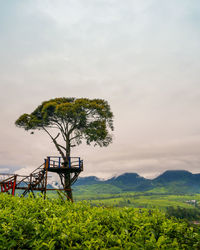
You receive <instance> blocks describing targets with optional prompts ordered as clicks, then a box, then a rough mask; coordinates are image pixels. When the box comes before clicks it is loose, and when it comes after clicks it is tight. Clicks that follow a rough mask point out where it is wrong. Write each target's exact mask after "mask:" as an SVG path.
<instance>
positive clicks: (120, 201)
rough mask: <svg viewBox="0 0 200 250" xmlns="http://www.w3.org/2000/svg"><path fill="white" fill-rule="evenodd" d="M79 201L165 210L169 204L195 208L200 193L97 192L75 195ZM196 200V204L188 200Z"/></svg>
mask: <svg viewBox="0 0 200 250" xmlns="http://www.w3.org/2000/svg"><path fill="white" fill-rule="evenodd" d="M75 199H76V200H77V201H80V200H88V201H89V202H90V203H91V204H93V205H100V204H101V205H104V206H115V207H124V206H127V207H134V208H158V209H162V210H165V209H166V208H167V207H169V206H173V207H178V206H179V207H184V208H193V207H194V206H195V205H198V203H199V204H200V194H191V195H181V194H180V195H175V194H165V193H164V194H162V193H149V192H144V193H142V192H128V193H120V194H102V195H100V194H96V195H94V194H93V195H75ZM191 200H196V203H195V204H192V203H189V202H188V201H191Z"/></svg>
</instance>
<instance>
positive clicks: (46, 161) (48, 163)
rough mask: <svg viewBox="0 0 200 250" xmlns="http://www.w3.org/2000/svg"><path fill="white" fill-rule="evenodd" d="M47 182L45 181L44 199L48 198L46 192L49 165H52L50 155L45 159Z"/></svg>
mask: <svg viewBox="0 0 200 250" xmlns="http://www.w3.org/2000/svg"><path fill="white" fill-rule="evenodd" d="M44 164H45V167H44V169H45V183H44V199H46V193H47V172H48V167H49V165H50V159H49V157H47V159H45V163H44Z"/></svg>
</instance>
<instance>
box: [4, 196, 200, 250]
mask: <svg viewBox="0 0 200 250" xmlns="http://www.w3.org/2000/svg"><path fill="white" fill-rule="evenodd" d="M109 248H111V249H160V248H161V249H199V248H200V233H199V229H198V228H196V227H192V226H189V225H188V224H187V223H186V222H184V221H180V220H178V219H175V218H172V219H170V218H167V217H166V216H165V214H164V213H162V212H159V211H158V210H148V209H132V208H120V209H118V208H103V207H91V206H90V205H89V204H88V203H86V202H82V203H76V204H71V203H69V202H64V201H62V200H60V199H51V200H43V199H42V198H39V197H38V198H36V199H33V198H31V197H29V198H18V197H11V196H9V195H4V194H3V195H0V249H109Z"/></svg>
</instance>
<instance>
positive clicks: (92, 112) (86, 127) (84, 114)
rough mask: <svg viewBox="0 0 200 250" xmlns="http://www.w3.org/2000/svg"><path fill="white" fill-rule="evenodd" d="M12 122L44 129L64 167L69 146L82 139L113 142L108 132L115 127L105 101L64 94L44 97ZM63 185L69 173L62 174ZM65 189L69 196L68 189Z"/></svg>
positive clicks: (66, 183)
mask: <svg viewBox="0 0 200 250" xmlns="http://www.w3.org/2000/svg"><path fill="white" fill-rule="evenodd" d="M15 124H16V125H17V126H18V127H22V128H24V129H25V130H36V129H38V130H43V131H45V132H46V133H47V134H48V135H49V136H50V138H51V139H52V141H53V143H54V145H55V147H56V148H57V150H58V152H59V153H60V155H61V157H62V159H63V162H64V167H66V168H67V167H69V161H68V160H69V157H70V155H71V148H72V147H75V146H77V145H79V144H81V143H82V141H83V140H85V141H86V143H87V144H88V145H91V144H94V146H96V145H99V146H100V147H103V146H108V145H109V144H110V143H111V142H112V135H111V134H110V132H111V131H113V129H114V128H113V113H112V112H111V109H110V106H109V104H108V102H107V101H105V100H102V99H93V100H90V99H87V98H65V97H63V98H55V99H51V100H48V101H44V102H43V103H42V104H41V105H39V106H38V107H37V108H36V109H35V110H34V111H33V112H32V113H31V114H23V115H21V116H20V117H19V118H18V119H17V121H16V122H15ZM55 132H56V134H55ZM60 139H62V140H60ZM60 141H61V142H60ZM64 188H65V189H71V184H70V174H66V175H65V183H64ZM67 193H68V196H69V197H72V194H71V192H67Z"/></svg>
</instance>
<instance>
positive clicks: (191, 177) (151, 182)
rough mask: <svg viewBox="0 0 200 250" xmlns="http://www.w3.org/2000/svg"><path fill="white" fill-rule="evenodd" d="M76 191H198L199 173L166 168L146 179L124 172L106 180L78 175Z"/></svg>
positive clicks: (199, 184) (75, 185) (199, 186)
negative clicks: (153, 176) (155, 175)
mask: <svg viewBox="0 0 200 250" xmlns="http://www.w3.org/2000/svg"><path fill="white" fill-rule="evenodd" d="M73 187H74V190H75V192H78V193H80V194H81V193H85V194H86V193H87V192H91V191H92V193H120V192H129V191H139V192H143V191H149V192H163V193H166V192H167V193H200V174H192V173H191V172H189V171H186V170H168V171H166V172H164V173H163V174H161V175H159V176H158V177H156V178H154V179H146V178H144V177H141V176H140V175H138V174H137V173H124V174H122V175H119V176H117V177H113V178H110V179H108V180H100V179H99V178H97V177H95V176H89V177H80V178H79V179H78V180H77V182H76V183H75V184H74V186H73Z"/></svg>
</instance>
